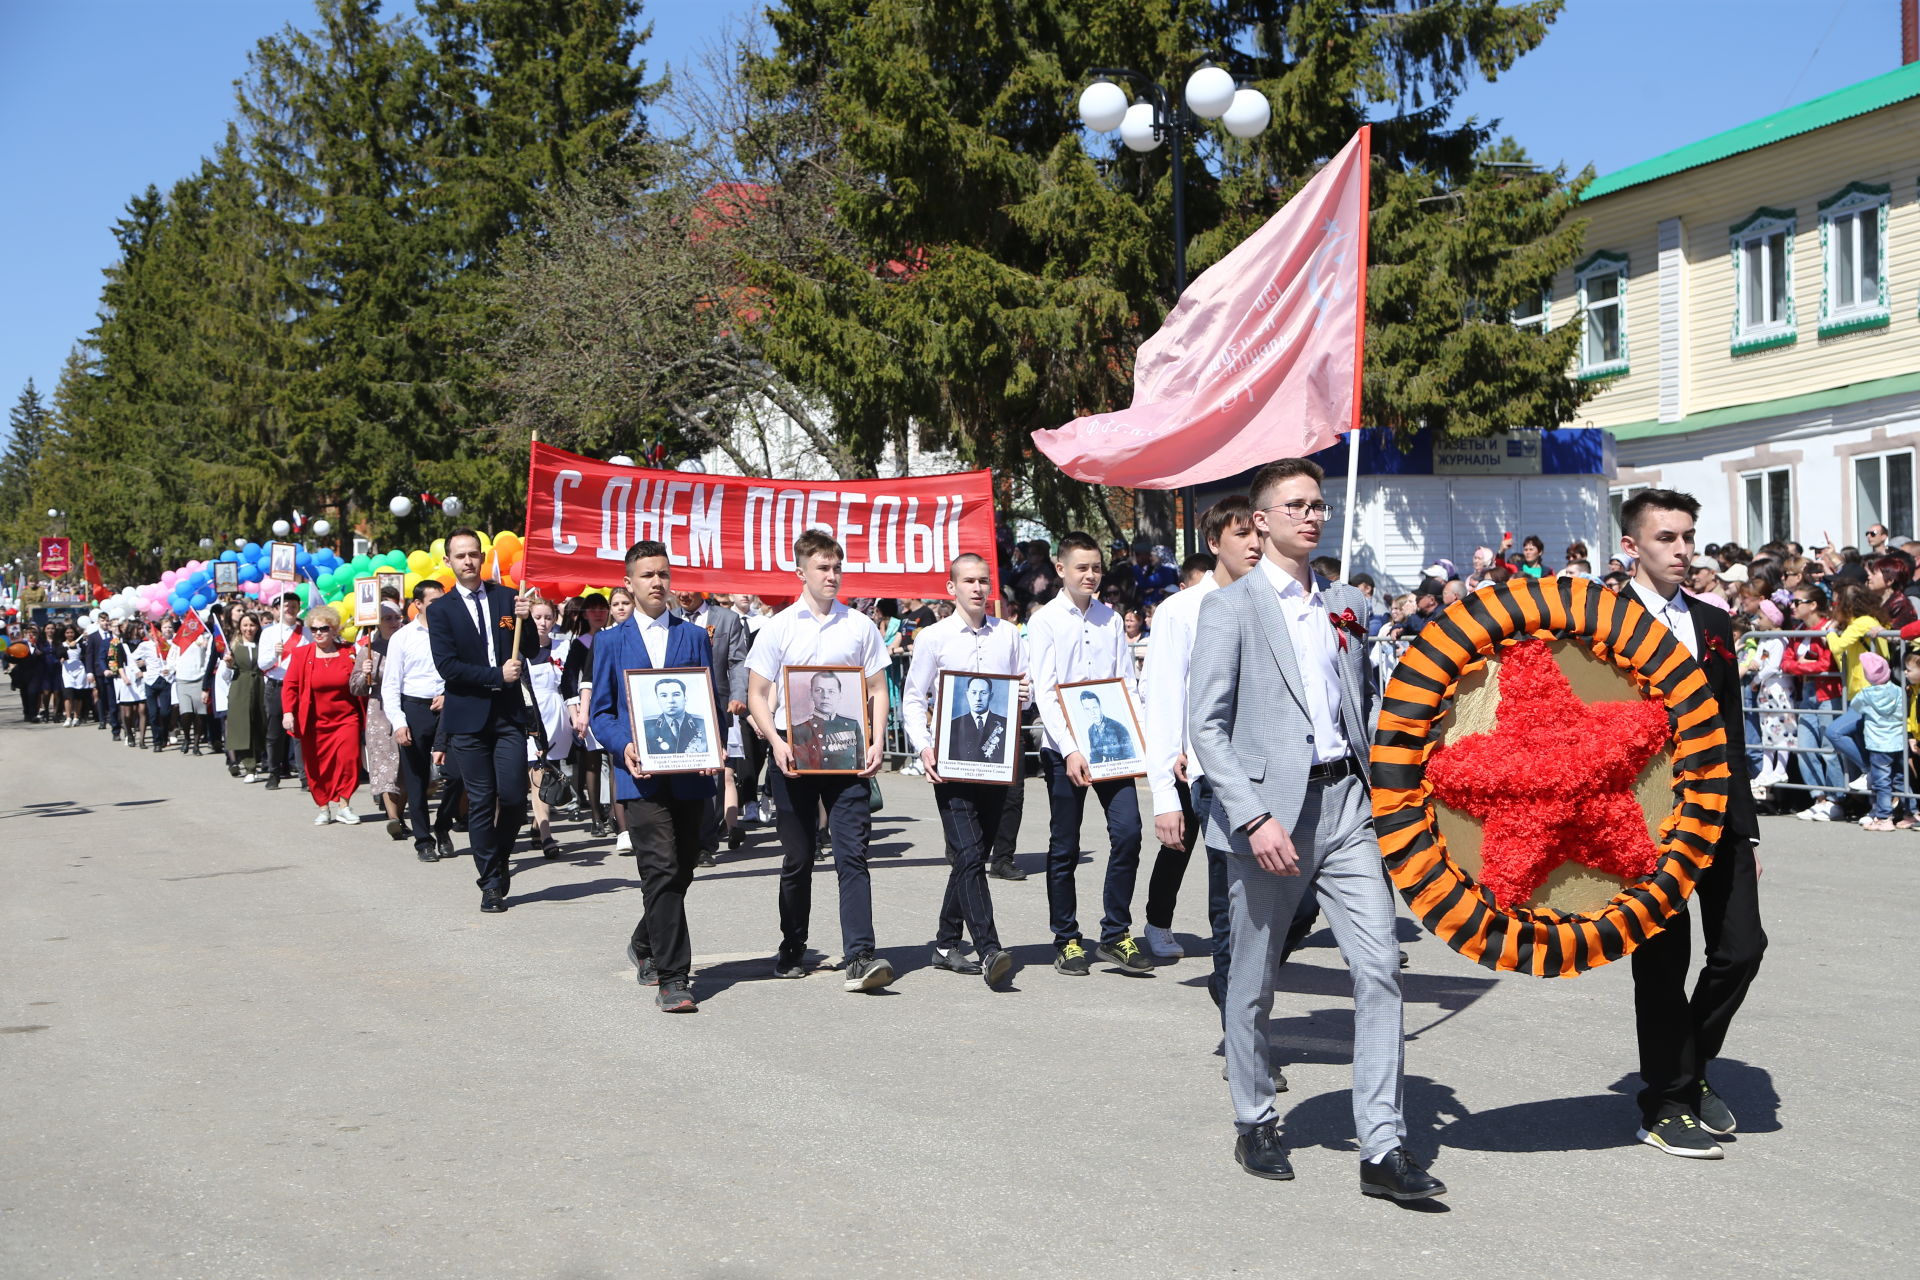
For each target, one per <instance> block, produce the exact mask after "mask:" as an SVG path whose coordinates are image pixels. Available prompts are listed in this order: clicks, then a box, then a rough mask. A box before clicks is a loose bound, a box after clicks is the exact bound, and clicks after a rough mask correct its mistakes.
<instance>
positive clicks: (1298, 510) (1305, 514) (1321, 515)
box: [1260, 498, 1333, 520]
mask: <svg viewBox="0 0 1920 1280" xmlns="http://www.w3.org/2000/svg"><path fill="white" fill-rule="evenodd" d="M1260 509H1261V510H1262V511H1284V512H1286V513H1287V519H1289V520H1325V519H1326V518H1327V513H1328V512H1329V511H1331V510H1332V509H1333V508H1331V507H1329V506H1328V505H1327V504H1326V503H1324V502H1308V501H1307V500H1306V499H1305V498H1295V499H1294V500H1293V501H1292V502H1282V503H1280V504H1279V505H1278V506H1273V507H1262V508H1260Z"/></svg>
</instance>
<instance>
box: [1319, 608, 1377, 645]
mask: <svg viewBox="0 0 1920 1280" xmlns="http://www.w3.org/2000/svg"><path fill="white" fill-rule="evenodd" d="M1327 621H1328V622H1331V623H1332V624H1333V633H1334V634H1335V635H1336V636H1338V637H1340V652H1342V653H1345V652H1346V651H1347V637H1348V636H1360V637H1364V636H1365V635H1366V634H1367V632H1366V628H1364V627H1362V626H1361V625H1360V619H1359V618H1357V617H1355V616H1354V613H1353V610H1351V609H1342V610H1341V611H1340V612H1339V613H1335V612H1334V611H1333V610H1331V609H1329V610H1327Z"/></svg>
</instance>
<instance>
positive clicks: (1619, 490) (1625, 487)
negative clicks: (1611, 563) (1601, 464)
mask: <svg viewBox="0 0 1920 1280" xmlns="http://www.w3.org/2000/svg"><path fill="white" fill-rule="evenodd" d="M1651 488H1653V486H1652V485H1650V484H1616V485H1613V486H1611V487H1610V488H1608V490H1607V527H1608V528H1610V529H1612V530H1613V547H1612V549H1611V550H1608V551H1607V554H1606V555H1604V556H1600V555H1590V556H1589V557H1588V560H1589V563H1591V564H1592V565H1593V571H1594V572H1595V573H1600V571H1601V570H1600V566H1601V565H1603V564H1605V563H1606V562H1607V561H1608V560H1611V559H1613V557H1615V556H1616V555H1618V554H1620V535H1621V534H1622V533H1625V532H1626V530H1624V529H1622V528H1621V527H1620V508H1621V507H1624V506H1625V505H1626V504H1627V499H1629V498H1631V497H1632V496H1633V495H1634V494H1636V493H1640V492H1642V491H1644V490H1647V489H1651Z"/></svg>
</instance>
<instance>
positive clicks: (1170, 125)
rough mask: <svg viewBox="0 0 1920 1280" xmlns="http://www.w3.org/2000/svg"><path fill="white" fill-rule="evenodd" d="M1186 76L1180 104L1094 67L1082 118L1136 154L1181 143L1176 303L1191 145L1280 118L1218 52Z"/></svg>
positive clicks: (1154, 88)
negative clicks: (1130, 88) (1132, 95)
mask: <svg viewBox="0 0 1920 1280" xmlns="http://www.w3.org/2000/svg"><path fill="white" fill-rule="evenodd" d="M1183 70H1184V71H1185V72H1186V81H1185V84H1184V86H1183V88H1182V92H1181V95H1180V98H1179V100H1178V101H1175V99H1174V96H1173V94H1172V93H1170V92H1169V91H1168V90H1166V89H1165V88H1162V87H1161V86H1160V85H1158V84H1156V83H1154V81H1153V78H1152V77H1151V76H1146V75H1142V74H1141V73H1140V72H1138V71H1135V70H1133V69H1132V68H1129V67H1093V68H1091V69H1089V70H1088V72H1087V74H1088V75H1090V76H1094V77H1097V78H1096V79H1095V80H1094V82H1093V83H1092V84H1090V85H1088V86H1087V87H1086V88H1085V89H1083V90H1081V92H1080V118H1081V119H1082V120H1083V121H1085V122H1086V125H1087V128H1089V129H1091V130H1093V131H1094V132H1095V133H1112V132H1113V131H1114V130H1115V129H1118V130H1119V131H1120V141H1121V142H1122V143H1123V144H1124V145H1125V146H1126V147H1127V148H1128V150H1131V151H1139V152H1147V151H1152V150H1154V149H1155V148H1156V147H1158V146H1159V145H1160V144H1161V143H1162V142H1164V141H1167V140H1168V139H1172V141H1173V154H1172V161H1173V292H1174V301H1175V303H1176V304H1177V303H1178V302H1179V298H1180V295H1181V294H1183V293H1185V292H1186V291H1187V181H1186V176H1187V175H1186V159H1185V153H1186V144H1187V142H1188V141H1189V140H1190V139H1191V138H1193V137H1194V136H1195V135H1197V134H1199V133H1201V132H1203V131H1204V130H1205V129H1206V128H1207V124H1206V122H1207V121H1210V120H1218V121H1220V123H1221V125H1222V127H1224V128H1225V129H1226V131H1227V132H1228V133H1229V134H1231V135H1232V136H1234V137H1236V138H1255V137H1258V136H1259V135H1260V134H1262V133H1264V132H1265V131H1266V128H1267V125H1268V123H1269V122H1270V121H1271V120H1272V119H1273V108H1272V106H1271V105H1269V103H1268V102H1267V96H1266V95H1265V94H1263V93H1261V92H1260V91H1259V90H1258V89H1252V88H1248V87H1246V86H1245V85H1242V84H1240V83H1238V82H1237V81H1236V80H1235V79H1234V77H1233V75H1232V73H1230V72H1229V71H1227V69H1226V68H1225V67H1222V66H1219V65H1217V64H1216V63H1215V60H1214V59H1213V58H1212V57H1204V58H1198V59H1196V60H1194V61H1193V62H1190V63H1188V64H1187V65H1186V67H1185V68H1183ZM1116 80H1125V81H1127V82H1129V83H1131V84H1132V85H1134V86H1135V88H1137V89H1138V90H1139V92H1140V95H1141V99H1140V101H1138V102H1133V101H1130V100H1129V98H1128V96H1127V91H1126V90H1125V89H1123V88H1121V87H1120V86H1119V85H1118V84H1116V83H1114V82H1115V81H1116ZM1194 499H1195V489H1194V486H1192V485H1187V486H1186V487H1185V488H1183V489H1182V490H1181V500H1182V505H1183V506H1184V507H1185V509H1186V518H1185V521H1184V524H1185V533H1186V544H1187V552H1188V554H1191V553H1193V552H1195V551H1198V550H1199V549H1200V548H1199V546H1198V545H1197V540H1196V538H1195V534H1194V511H1193V505H1194Z"/></svg>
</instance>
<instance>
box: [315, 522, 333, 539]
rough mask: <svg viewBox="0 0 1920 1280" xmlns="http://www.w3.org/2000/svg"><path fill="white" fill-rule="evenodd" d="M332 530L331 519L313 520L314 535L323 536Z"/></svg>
mask: <svg viewBox="0 0 1920 1280" xmlns="http://www.w3.org/2000/svg"><path fill="white" fill-rule="evenodd" d="M332 532H333V522H332V521H331V520H315V521H314V522H313V536H314V537H316V538H324V537H326V536H327V535H328V534H330V533H332Z"/></svg>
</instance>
